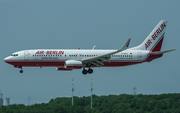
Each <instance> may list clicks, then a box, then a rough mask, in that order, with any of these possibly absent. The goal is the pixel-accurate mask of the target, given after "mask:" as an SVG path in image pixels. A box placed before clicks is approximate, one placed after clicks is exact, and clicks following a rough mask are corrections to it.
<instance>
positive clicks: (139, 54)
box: [138, 52, 142, 60]
mask: <svg viewBox="0 0 180 113" xmlns="http://www.w3.org/2000/svg"><path fill="white" fill-rule="evenodd" d="M138 60H142V53H141V52H138Z"/></svg>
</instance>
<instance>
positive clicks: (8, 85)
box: [0, 0, 180, 105]
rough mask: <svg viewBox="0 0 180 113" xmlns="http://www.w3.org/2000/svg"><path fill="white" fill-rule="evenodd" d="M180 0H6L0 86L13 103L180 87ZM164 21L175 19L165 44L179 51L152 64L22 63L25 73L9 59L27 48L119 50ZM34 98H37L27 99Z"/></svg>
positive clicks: (0, 32)
mask: <svg viewBox="0 0 180 113" xmlns="http://www.w3.org/2000/svg"><path fill="white" fill-rule="evenodd" d="M179 4H180V1H179V0H172V1H169V0H158V1H153V0H151V1H144V0H136V1H134V0H113V1H109V0H98V1H97V0H93V1H85V0H76V1H74V0H53V1H52V0H0V51H1V55H0V91H1V92H2V93H3V97H9V98H10V103H11V104H25V105H28V104H35V103H38V104H40V103H48V102H49V100H50V99H53V98H57V97H71V91H70V85H71V84H72V79H73V80H74V83H73V84H74V85H75V91H74V95H75V96H78V97H83V96H90V95H91V92H90V85H91V79H92V82H93V87H94V90H93V94H96V95H98V96H101V95H120V94H132V93H133V87H136V88H137V90H136V93H137V94H146V95H149V94H164V93H180V87H179V86H180V82H179V80H180V75H179V73H178V70H179V63H180V59H179V57H180V53H179V50H180V45H179V41H180V32H179V31H180V27H179V26H180V22H179V20H180V15H179V11H180V7H179ZM160 20H168V23H167V28H166V34H165V38H164V41H163V45H162V50H168V49H177V50H176V51H173V52H170V53H166V54H164V55H163V57H161V58H159V59H155V60H153V61H152V62H150V63H142V64H137V65H132V66H126V67H101V68H94V72H93V74H91V75H90V74H87V75H83V74H82V69H79V70H73V71H57V70H56V68H55V67H43V68H42V69H41V68H38V67H23V70H24V73H23V74H21V73H19V70H20V69H18V68H14V67H13V66H12V65H9V64H7V63H5V62H4V58H5V57H7V56H9V55H11V54H12V53H13V52H16V51H20V50H28V49H78V48H81V49H92V47H93V46H94V45H96V49H119V48H122V47H123V46H124V44H125V42H126V41H127V40H128V39H129V38H131V43H130V46H129V47H134V46H137V45H139V44H141V43H142V42H143V41H144V39H145V38H146V37H147V36H148V35H149V33H150V32H151V31H152V30H153V28H154V27H155V26H156V25H157V24H158V22H159V21H160ZM28 97H29V98H30V101H28Z"/></svg>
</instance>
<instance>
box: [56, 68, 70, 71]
mask: <svg viewBox="0 0 180 113" xmlns="http://www.w3.org/2000/svg"><path fill="white" fill-rule="evenodd" d="M56 69H57V70H59V71H72V70H73V69H65V68H64V67H56Z"/></svg>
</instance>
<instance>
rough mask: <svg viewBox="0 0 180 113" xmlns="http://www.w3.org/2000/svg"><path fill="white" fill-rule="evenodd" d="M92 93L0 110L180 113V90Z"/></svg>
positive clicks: (16, 112) (19, 112) (11, 112)
mask: <svg viewBox="0 0 180 113" xmlns="http://www.w3.org/2000/svg"><path fill="white" fill-rule="evenodd" d="M90 99H91V98H90V97H74V105H73V106H72V101H71V98H56V99H55V100H54V99H51V100H50V101H49V103H41V104H34V105H31V106H25V105H23V104H13V105H9V106H7V107H6V106H1V107H0V113H180V94H161V95H142V94H139V95H127V94H121V95H109V96H96V95H93V109H91V108H90V106H91V105H90V102H91V101H90Z"/></svg>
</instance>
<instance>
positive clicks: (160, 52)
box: [151, 49, 176, 55]
mask: <svg viewBox="0 0 180 113" xmlns="http://www.w3.org/2000/svg"><path fill="white" fill-rule="evenodd" d="M174 50H176V49H171V50H166V51H158V52H151V54H152V55H160V54H164V53H167V52H170V51H174Z"/></svg>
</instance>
